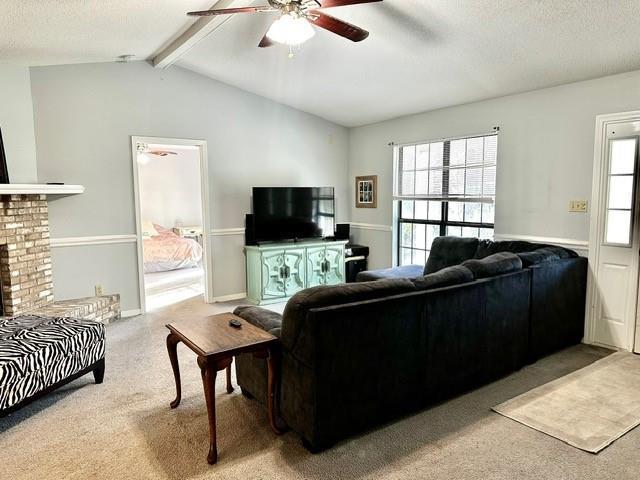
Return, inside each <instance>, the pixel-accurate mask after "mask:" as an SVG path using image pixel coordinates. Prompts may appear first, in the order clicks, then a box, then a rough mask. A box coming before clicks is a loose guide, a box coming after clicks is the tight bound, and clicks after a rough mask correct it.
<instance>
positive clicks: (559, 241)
mask: <svg viewBox="0 0 640 480" xmlns="http://www.w3.org/2000/svg"><path fill="white" fill-rule="evenodd" d="M493 238H494V239H495V240H524V241H527V242H537V243H550V244H552V245H558V246H560V247H565V248H570V249H573V250H586V251H588V250H589V241H588V240H577V239H575V238H558V237H538V236H535V235H514V234H511V233H496V234H494V235H493Z"/></svg>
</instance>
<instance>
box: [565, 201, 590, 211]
mask: <svg viewBox="0 0 640 480" xmlns="http://www.w3.org/2000/svg"><path fill="white" fill-rule="evenodd" d="M588 207H589V202H587V201H586V200H571V201H570V202H569V211H570V212H573V213H587V209H588Z"/></svg>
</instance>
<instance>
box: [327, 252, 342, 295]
mask: <svg viewBox="0 0 640 480" xmlns="http://www.w3.org/2000/svg"><path fill="white" fill-rule="evenodd" d="M325 260H326V267H325V270H326V274H325V283H326V284H327V285H336V284H338V283H344V246H342V245H339V246H329V247H326V251H325Z"/></svg>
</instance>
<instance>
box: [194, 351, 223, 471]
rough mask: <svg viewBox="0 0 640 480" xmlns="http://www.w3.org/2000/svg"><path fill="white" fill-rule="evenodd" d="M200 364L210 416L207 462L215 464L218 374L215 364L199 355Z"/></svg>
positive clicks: (216, 458) (216, 453)
mask: <svg viewBox="0 0 640 480" xmlns="http://www.w3.org/2000/svg"><path fill="white" fill-rule="evenodd" d="M198 365H199V366H200V372H201V374H202V385H203V387H204V398H205V401H206V403H207V416H208V417H209V454H208V455H207V462H209V464H210V465H213V464H214V463H216V462H217V461H218V448H217V445H216V376H217V373H218V372H217V370H216V367H215V366H214V365H209V364H208V363H207V361H206V359H203V358H202V357H198Z"/></svg>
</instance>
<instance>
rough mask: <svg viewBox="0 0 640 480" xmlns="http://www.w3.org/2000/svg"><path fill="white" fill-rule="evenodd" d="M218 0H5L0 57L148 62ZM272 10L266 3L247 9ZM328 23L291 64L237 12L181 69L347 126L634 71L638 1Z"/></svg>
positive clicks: (566, 1)
mask: <svg viewBox="0 0 640 480" xmlns="http://www.w3.org/2000/svg"><path fill="white" fill-rule="evenodd" d="M212 3H214V1H213V0H204V1H198V0H135V1H134V0H0V62H4V63H17V64H23V65H49V64H64V63H79V62H97V61H112V60H113V59H114V58H115V57H117V56H118V55H122V54H135V55H136V56H137V57H138V58H149V57H151V56H152V55H153V54H154V53H157V52H158V51H159V50H160V49H161V48H162V47H163V46H164V45H167V44H168V43H169V42H170V41H171V40H172V39H174V38H176V37H177V36H178V35H179V34H180V33H181V32H183V31H184V30H185V29H186V28H187V27H188V26H189V25H190V24H191V23H192V22H193V20H192V19H189V18H188V17H186V16H185V15H184V14H185V12H186V11H188V10H192V9H203V8H207V7H209V6H210V5H211V4H212ZM247 4H253V5H260V4H266V0H256V1H251V0H247ZM328 12H329V13H331V14H332V15H335V16H337V17H339V18H342V19H344V20H347V21H349V22H352V23H355V24H357V25H359V26H361V27H363V28H365V29H368V30H370V31H371V36H370V37H369V38H368V39H366V40H365V41H364V42H362V43H357V44H354V43H351V42H349V41H347V40H345V39H343V38H340V37H337V36H335V35H332V34H330V33H328V32H325V31H321V30H319V31H318V33H317V35H316V36H315V37H314V38H313V39H311V40H310V41H309V42H307V43H306V44H305V45H304V46H303V47H302V49H301V50H300V51H299V52H297V53H296V55H295V57H294V58H293V59H291V60H290V59H289V58H287V53H288V51H287V48H286V47H282V46H277V47H272V48H269V49H259V48H257V46H256V45H257V43H258V41H259V40H260V38H261V37H262V35H263V34H264V32H265V31H266V29H267V28H268V26H269V24H270V22H271V21H272V20H273V19H274V16H273V14H255V15H235V16H234V17H233V18H231V19H230V21H228V22H226V23H224V24H223V25H222V26H221V27H220V28H218V29H217V30H216V31H214V32H213V33H212V34H211V35H209V36H208V37H207V38H206V39H204V40H203V41H202V42H200V43H199V44H198V45H197V46H196V47H195V48H193V49H192V50H191V51H189V52H188V53H187V54H186V55H185V56H184V57H183V58H182V59H181V60H180V62H179V65H181V66H183V67H186V68H189V69H192V70H195V71H198V72H200V73H203V74H205V75H208V76H210V77H212V78H215V79H218V80H221V81H223V82H226V83H229V84H231V85H235V86H237V87H240V88H242V89H245V90H248V91H251V92H254V93H257V94H259V95H263V96H266V97H269V98H272V99H274V100H277V101H279V102H282V103H285V104H288V105H291V106H293V107H296V108H299V109H301V110H304V111H307V112H311V113H314V114H316V115H319V116H321V117H324V118H327V119H329V120H332V121H335V122H337V123H340V124H342V125H346V126H354V125H362V124H366V123H372V122H376V121H380V120H384V119H387V118H392V117H397V116H400V115H404V114H408V113H415V112H420V111H425V110H431V109H435V108H440V107H445V106H449V105H455V104H461V103H466V102H470V101H475V100H479V99H483V98H490V97H497V96H502V95H507V94H511V93H517V92H522V91H527V90H533V89H537V88H542V87H547V86H552V85H558V84H562V83H568V82H572V81H577V80H583V79H588V78H595V77H600V76H604V75H608V74H613V73H618V72H624V71H630V70H635V69H640V42H639V41H638V39H639V38H640V37H639V36H638V32H640V0H456V1H452V0H384V1H383V2H382V3H376V4H371V5H359V6H352V7H341V8H335V9H331V10H330V11H328Z"/></svg>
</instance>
